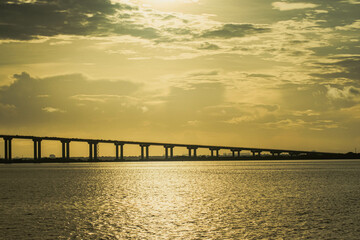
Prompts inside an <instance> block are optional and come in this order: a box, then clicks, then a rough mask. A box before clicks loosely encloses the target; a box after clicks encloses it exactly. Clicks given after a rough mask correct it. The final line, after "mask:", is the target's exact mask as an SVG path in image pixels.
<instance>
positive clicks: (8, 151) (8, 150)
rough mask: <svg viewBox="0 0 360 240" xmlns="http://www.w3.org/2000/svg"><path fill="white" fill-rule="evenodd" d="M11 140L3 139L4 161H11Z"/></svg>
mask: <svg viewBox="0 0 360 240" xmlns="http://www.w3.org/2000/svg"><path fill="white" fill-rule="evenodd" d="M11 140H12V138H4V148H5V149H4V159H5V161H11V160H12V146H11V145H12V143H11Z"/></svg>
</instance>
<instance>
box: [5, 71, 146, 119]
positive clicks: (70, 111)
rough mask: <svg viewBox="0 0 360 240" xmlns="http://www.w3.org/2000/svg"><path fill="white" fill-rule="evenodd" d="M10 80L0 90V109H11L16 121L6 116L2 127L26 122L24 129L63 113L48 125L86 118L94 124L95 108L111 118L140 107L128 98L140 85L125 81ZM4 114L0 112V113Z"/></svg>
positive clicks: (26, 77)
mask: <svg viewBox="0 0 360 240" xmlns="http://www.w3.org/2000/svg"><path fill="white" fill-rule="evenodd" d="M13 78H14V82H13V83H12V84H11V85H9V86H2V87H0V106H5V107H6V108H9V106H11V111H13V112H15V113H16V118H15V119H13V117H14V115H10V114H9V115H6V117H3V118H1V119H0V122H2V123H6V122H8V121H14V122H22V121H25V122H23V123H22V124H24V125H26V124H27V122H29V123H33V122H44V121H47V119H48V117H49V113H62V114H61V117H60V118H54V119H48V120H49V121H50V122H51V120H53V121H55V122H58V121H60V122H61V121H64V122H68V121H70V122H71V121H72V119H77V118H78V120H77V121H80V119H81V120H84V119H87V118H88V117H92V119H94V121H96V120H99V119H100V117H99V116H97V113H96V112H97V111H96V110H94V109H96V108H98V109H101V111H103V112H104V114H105V115H106V116H109V117H110V116H111V115H112V114H114V115H115V116H116V115H117V114H118V113H119V112H121V111H122V109H124V108H130V109H131V108H133V109H135V108H136V107H134V106H137V105H138V104H140V103H139V102H138V101H137V100H136V98H134V97H131V95H132V94H133V93H135V92H136V91H137V90H138V89H139V88H140V84H136V83H131V82H127V81H121V80H117V81H115V80H91V79H88V78H86V77H85V76H83V75H81V74H72V75H59V76H54V77H47V78H35V77H32V76H30V75H29V74H28V73H26V72H23V73H21V74H15V75H14V76H13ZM134 99H135V100H134ZM103 102H107V105H104V104H103ZM131 104H132V105H131ZM104 106H105V107H104ZM5 110H6V109H5V108H4V107H2V108H0V111H1V112H5ZM53 115H54V116H55V115H56V114H53ZM57 117H59V116H57Z"/></svg>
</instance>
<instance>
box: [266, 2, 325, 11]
mask: <svg viewBox="0 0 360 240" xmlns="http://www.w3.org/2000/svg"><path fill="white" fill-rule="evenodd" d="M271 5H272V6H273V8H274V9H277V10H280V11H290V10H298V9H307V8H316V7H318V6H319V5H317V4H313V3H304V2H297V3H288V2H273V3H272V4H271Z"/></svg>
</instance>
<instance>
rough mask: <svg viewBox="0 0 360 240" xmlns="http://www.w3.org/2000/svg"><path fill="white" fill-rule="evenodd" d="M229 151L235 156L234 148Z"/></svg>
mask: <svg viewBox="0 0 360 240" xmlns="http://www.w3.org/2000/svg"><path fill="white" fill-rule="evenodd" d="M231 152H232V157H233V158H235V152H236V150H235V149H231Z"/></svg>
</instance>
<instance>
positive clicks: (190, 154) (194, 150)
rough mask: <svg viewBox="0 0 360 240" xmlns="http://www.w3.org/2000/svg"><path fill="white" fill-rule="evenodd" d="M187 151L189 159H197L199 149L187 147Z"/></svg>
mask: <svg viewBox="0 0 360 240" xmlns="http://www.w3.org/2000/svg"><path fill="white" fill-rule="evenodd" d="M187 149H188V150H189V157H197V153H196V150H197V149H198V148H197V147H187ZM191 150H193V151H191ZM192 153H193V154H192Z"/></svg>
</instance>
